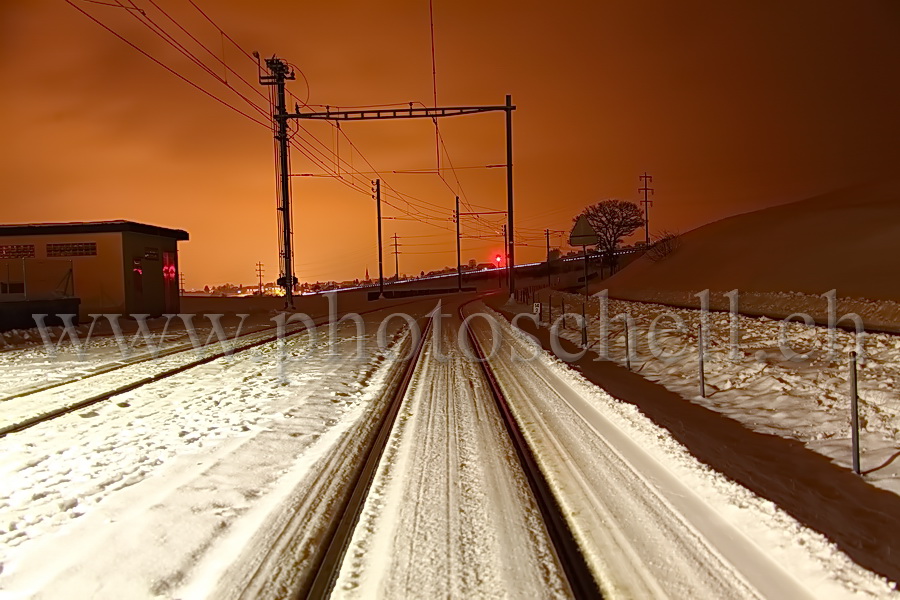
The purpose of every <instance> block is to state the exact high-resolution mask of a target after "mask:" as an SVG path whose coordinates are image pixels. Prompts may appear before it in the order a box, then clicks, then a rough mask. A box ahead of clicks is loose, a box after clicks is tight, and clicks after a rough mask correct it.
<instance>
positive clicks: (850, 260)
mask: <svg viewBox="0 0 900 600" xmlns="http://www.w3.org/2000/svg"><path fill="white" fill-rule="evenodd" d="M898 256H900V181H892V182H888V183H881V184H876V185H867V186H860V187H855V188H851V189H844V190H839V191H836V192H831V193H828V194H824V195H821V196H816V197H813V198H808V199H806V200H802V201H799V202H794V203H791V204H785V205H781V206H776V207H773V208H768V209H764V210H760V211H756V212H751V213H746V214H742V215H737V216H734V217H730V218H727V219H723V220H721V221H717V222H715V223H710V224H709V225H705V226H703V227H700V228H698V229H695V230H693V231H690V232H688V233H686V234H683V235H682V236H681V245H680V247H679V248H678V249H677V250H676V251H675V252H674V253H672V254H670V255H669V256H667V257H665V258H664V259H662V260H659V261H657V262H653V261H651V260H650V259H649V258H648V257H646V256H645V257H643V258H641V259H640V260H638V261H635V262H634V263H632V264H631V265H629V266H628V267H627V268H625V269H623V270H622V271H621V272H619V273H617V274H616V275H615V276H613V277H612V278H611V279H609V280H607V281H605V282H603V284H604V286H605V287H608V289H609V291H610V295H611V296H613V297H617V298H622V299H632V300H647V301H658V302H666V303H675V304H684V305H696V302H697V300H696V298H694V297H693V294H694V293H696V292H699V291H701V290H704V289H709V290H711V291H712V292H713V300H714V302H713V304H714V308H716V307H717V306H716V304H719V306H718V307H721V308H725V307H727V301H725V302H723V300H722V297H721V293H723V292H728V291H729V290H733V289H738V290H740V291H741V294H742V301H741V304H742V309H743V310H745V311H746V312H749V313H759V314H769V315H771V316H785V315H786V314H789V313H790V312H793V311H794V310H804V311H808V312H811V313H812V314H814V315H816V313H819V312H820V311H821V310H824V307H825V301H824V300H822V299H820V298H819V295H820V294H822V293H824V292H827V291H828V290H831V289H836V290H837V295H838V297H839V298H842V299H844V300H845V301H846V302H842V304H841V306H840V309H841V310H842V311H846V310H853V311H855V312H858V313H859V314H861V315H862V316H863V318H864V319H865V320H866V323H867V324H869V323H871V324H872V325H873V326H884V327H887V328H894V327H896V326H898V325H900V278H898V277H894V276H892V275H893V274H894V272H895V271H896V266H897V264H898ZM716 292H720V294H716ZM717 298H718V300H719V302H716V299H717ZM851 299H852V301H851ZM785 311H787V312H786V313H785ZM781 313H785V314H781ZM816 316H817V318H818V315H816Z"/></svg>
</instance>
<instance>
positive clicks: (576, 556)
mask: <svg viewBox="0 0 900 600" xmlns="http://www.w3.org/2000/svg"><path fill="white" fill-rule="evenodd" d="M474 301H475V300H471V301H469V302H466V303H464V304H461V305H460V306H459V309H458V311H459V316H460V318H461V319H462V320H463V321H465V314H464V309H465V307H466V306H467V305H468V304H470V303H471V302H474ZM466 333H467V334H468V338H469V343H470V346H471V348H472V349H473V351H474V352H475V354H476V356H477V362H478V364H479V365H480V366H481V369H482V372H483V373H484V376H485V379H487V381H488V387H489V388H490V390H491V395H492V396H493V398H494V401H495V402H496V404H497V409H498V410H499V412H500V417H501V419H502V420H503V423H504V425H505V426H506V431H507V433H508V434H509V438H510V440H511V441H512V444H513V447H514V448H515V451H516V456H517V457H518V458H519V464H520V465H521V467H522V471H523V472H524V473H525V476H526V478H527V479H528V484H529V486H530V487H531V491H532V494H533V495H534V499H535V501H536V502H537V505H538V509H539V510H540V512H541V516H542V518H543V520H544V524H545V526H546V527H547V532H548V534H549V536H550V541H551V543H552V544H553V548H554V550H555V551H556V556H557V559H558V560H559V563H560V566H562V568H563V572H564V573H565V575H566V579H567V581H568V583H569V587H570V588H571V590H572V593H573V594H574V596H575V598H578V599H582V598H602V594H601V593H600V589H599V587H598V586H597V581H596V580H595V578H594V574H593V572H592V571H591V569H590V567H589V566H588V564H587V561H586V560H585V558H584V554H583V553H582V551H581V547H580V546H579V545H578V542H577V541H576V539H575V536H574V535H573V533H572V530H571V528H570V527H569V524H568V522H567V521H566V518H565V516H564V515H563V513H562V510H561V508H560V506H559V503H558V502H557V500H556V497H555V496H554V494H553V490H552V489H551V488H550V485H549V483H548V482H547V479H546V478H545V477H544V474H543V473H542V472H541V468H540V465H539V464H538V462H537V459H536V458H535V456H534V453H533V452H532V451H531V448H530V447H529V445H528V441H527V440H526V439H525V435H524V434H523V433H522V430H521V428H520V427H519V424H518V422H517V421H516V418H515V416H514V415H513V413H512V411H511V410H510V407H509V403H508V402H507V401H506V396H505V395H504V393H503V389H502V388H501V386H500V383H499V381H498V380H497V377H496V375H495V374H494V371H493V369H491V366H490V363H489V361H488V358H487V357H486V356H485V354H484V351H483V349H482V348H481V344H480V343H479V342H478V340H477V338H476V337H475V334H474V332H473V331H472V328H471V327H469V326H468V323H467V324H466Z"/></svg>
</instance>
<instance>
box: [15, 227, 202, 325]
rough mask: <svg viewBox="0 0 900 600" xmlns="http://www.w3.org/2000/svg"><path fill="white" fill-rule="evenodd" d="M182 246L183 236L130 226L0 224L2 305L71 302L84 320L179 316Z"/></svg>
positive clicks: (168, 231) (160, 228)
mask: <svg viewBox="0 0 900 600" xmlns="http://www.w3.org/2000/svg"><path fill="white" fill-rule="evenodd" d="M186 240H188V234H187V232H185V231H182V230H180V229H168V228H165V227H157V226H154V225H146V224H144V223H134V222H132V221H98V222H87V223H31V224H23V225H0V300H3V301H21V302H33V301H40V300H45V299H49V298H54V297H57V298H58V297H60V296H61V295H62V296H66V297H75V298H78V299H79V300H80V309H79V313H80V316H81V318H82V319H84V318H86V316H87V315H89V314H95V313H115V314H149V315H154V316H157V315H161V314H165V313H177V312H178V311H179V309H180V296H179V278H180V277H179V269H178V242H179V241H186ZM61 274H62V275H61Z"/></svg>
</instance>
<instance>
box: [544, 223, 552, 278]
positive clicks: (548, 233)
mask: <svg viewBox="0 0 900 600" xmlns="http://www.w3.org/2000/svg"><path fill="white" fill-rule="evenodd" d="M544 237H545V238H546V239H547V287H548V288H549V287H552V284H551V282H550V230H549V229H545V230H544Z"/></svg>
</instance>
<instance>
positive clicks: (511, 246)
mask: <svg viewBox="0 0 900 600" xmlns="http://www.w3.org/2000/svg"><path fill="white" fill-rule="evenodd" d="M513 110H515V107H514V106H513V103H512V96H511V95H509V94H507V95H506V223H507V229H508V230H509V241H508V242H507V251H506V268H507V269H508V270H509V295H510V296H512V295H513V294H514V293H515V291H516V281H515V277H514V276H513V271H514V267H515V264H516V248H515V246H516V244H515V236H514V231H513V228H514V227H515V226H514V225H513V146H512V111H513Z"/></svg>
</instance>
